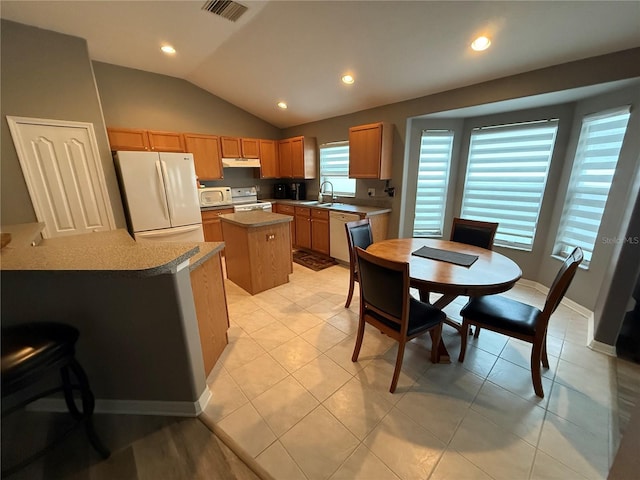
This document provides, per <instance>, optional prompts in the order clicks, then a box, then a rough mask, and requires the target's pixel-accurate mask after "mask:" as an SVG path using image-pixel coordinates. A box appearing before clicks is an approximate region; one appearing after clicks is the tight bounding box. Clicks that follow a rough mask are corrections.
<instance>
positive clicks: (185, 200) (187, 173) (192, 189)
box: [160, 153, 202, 227]
mask: <svg viewBox="0 0 640 480" xmlns="http://www.w3.org/2000/svg"><path fill="white" fill-rule="evenodd" d="M160 162H161V164H162V173H163V175H164V186H165V191H166V193H167V205H168V206H169V215H170V216H171V226H172V227H180V226H182V225H193V224H196V223H202V216H201V214H200V201H199V200H198V188H197V186H196V182H197V180H196V169H195V165H194V163H193V155H192V154H190V153H160Z"/></svg>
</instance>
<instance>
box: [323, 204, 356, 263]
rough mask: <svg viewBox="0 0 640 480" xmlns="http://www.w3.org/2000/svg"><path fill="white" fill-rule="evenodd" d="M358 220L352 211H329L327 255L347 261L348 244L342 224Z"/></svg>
mask: <svg viewBox="0 0 640 480" xmlns="http://www.w3.org/2000/svg"><path fill="white" fill-rule="evenodd" d="M355 220H360V215H357V214H354V213H343V212H334V211H330V212H329V255H331V256H332V257H333V258H335V259H336V260H339V261H341V262H345V263H349V245H348V243H347V231H346V230H345V228H344V224H345V223H347V222H353V221H355Z"/></svg>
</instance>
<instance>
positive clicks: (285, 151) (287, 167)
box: [278, 139, 293, 178]
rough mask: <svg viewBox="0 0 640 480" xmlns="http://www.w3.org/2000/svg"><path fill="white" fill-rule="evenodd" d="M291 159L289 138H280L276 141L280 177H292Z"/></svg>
mask: <svg viewBox="0 0 640 480" xmlns="http://www.w3.org/2000/svg"><path fill="white" fill-rule="evenodd" d="M291 160H292V157H291V139H286V140H280V141H279V142H278V166H279V167H280V168H279V170H280V176H281V177H282V178H293V170H292V168H291Z"/></svg>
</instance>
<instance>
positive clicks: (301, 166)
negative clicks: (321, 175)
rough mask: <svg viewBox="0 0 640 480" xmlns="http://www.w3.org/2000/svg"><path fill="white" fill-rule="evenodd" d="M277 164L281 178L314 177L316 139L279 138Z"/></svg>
mask: <svg viewBox="0 0 640 480" xmlns="http://www.w3.org/2000/svg"><path fill="white" fill-rule="evenodd" d="M278 148H279V157H280V158H279V160H280V161H279V165H280V177H282V178H305V179H308V178H316V168H317V167H316V166H317V163H316V139H315V138H311V137H292V138H286V139H284V140H280V141H279V142H278Z"/></svg>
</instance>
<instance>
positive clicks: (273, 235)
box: [265, 233, 276, 242]
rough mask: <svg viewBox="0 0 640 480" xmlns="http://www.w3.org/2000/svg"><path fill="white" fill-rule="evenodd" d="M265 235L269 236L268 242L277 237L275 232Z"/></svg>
mask: <svg viewBox="0 0 640 480" xmlns="http://www.w3.org/2000/svg"><path fill="white" fill-rule="evenodd" d="M265 237H267V242H270V241H271V240H275V239H276V234H275V233H267V234H266V235H265Z"/></svg>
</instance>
